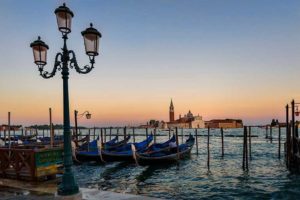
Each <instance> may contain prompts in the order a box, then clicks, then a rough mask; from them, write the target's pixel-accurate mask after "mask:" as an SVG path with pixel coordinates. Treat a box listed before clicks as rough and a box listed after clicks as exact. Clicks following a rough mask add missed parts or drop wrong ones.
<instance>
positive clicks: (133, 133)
mask: <svg viewBox="0 0 300 200" xmlns="http://www.w3.org/2000/svg"><path fill="white" fill-rule="evenodd" d="M132 136H133V142H134V143H135V131H134V127H132Z"/></svg>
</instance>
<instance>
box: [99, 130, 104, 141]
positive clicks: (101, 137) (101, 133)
mask: <svg viewBox="0 0 300 200" xmlns="http://www.w3.org/2000/svg"><path fill="white" fill-rule="evenodd" d="M100 139H101V144H103V143H104V142H103V129H102V128H100Z"/></svg>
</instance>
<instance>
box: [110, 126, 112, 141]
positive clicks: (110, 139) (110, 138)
mask: <svg viewBox="0 0 300 200" xmlns="http://www.w3.org/2000/svg"><path fill="white" fill-rule="evenodd" d="M111 129H112V127H109V140H111Z"/></svg>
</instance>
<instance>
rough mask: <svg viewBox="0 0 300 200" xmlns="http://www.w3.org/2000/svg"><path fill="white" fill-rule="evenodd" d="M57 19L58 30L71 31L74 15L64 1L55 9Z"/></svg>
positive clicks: (66, 32)
mask: <svg viewBox="0 0 300 200" xmlns="http://www.w3.org/2000/svg"><path fill="white" fill-rule="evenodd" d="M54 13H55V15H56V19H57V26H58V30H59V31H60V32H62V33H63V34H68V33H70V32H71V23H72V18H73V17H74V14H73V12H72V11H71V10H70V9H69V8H68V7H67V6H66V4H65V3H64V4H63V5H62V6H59V7H58V8H56V9H55V11H54Z"/></svg>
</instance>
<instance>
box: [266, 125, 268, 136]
mask: <svg viewBox="0 0 300 200" xmlns="http://www.w3.org/2000/svg"><path fill="white" fill-rule="evenodd" d="M267 138H268V125H266V139H267Z"/></svg>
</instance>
